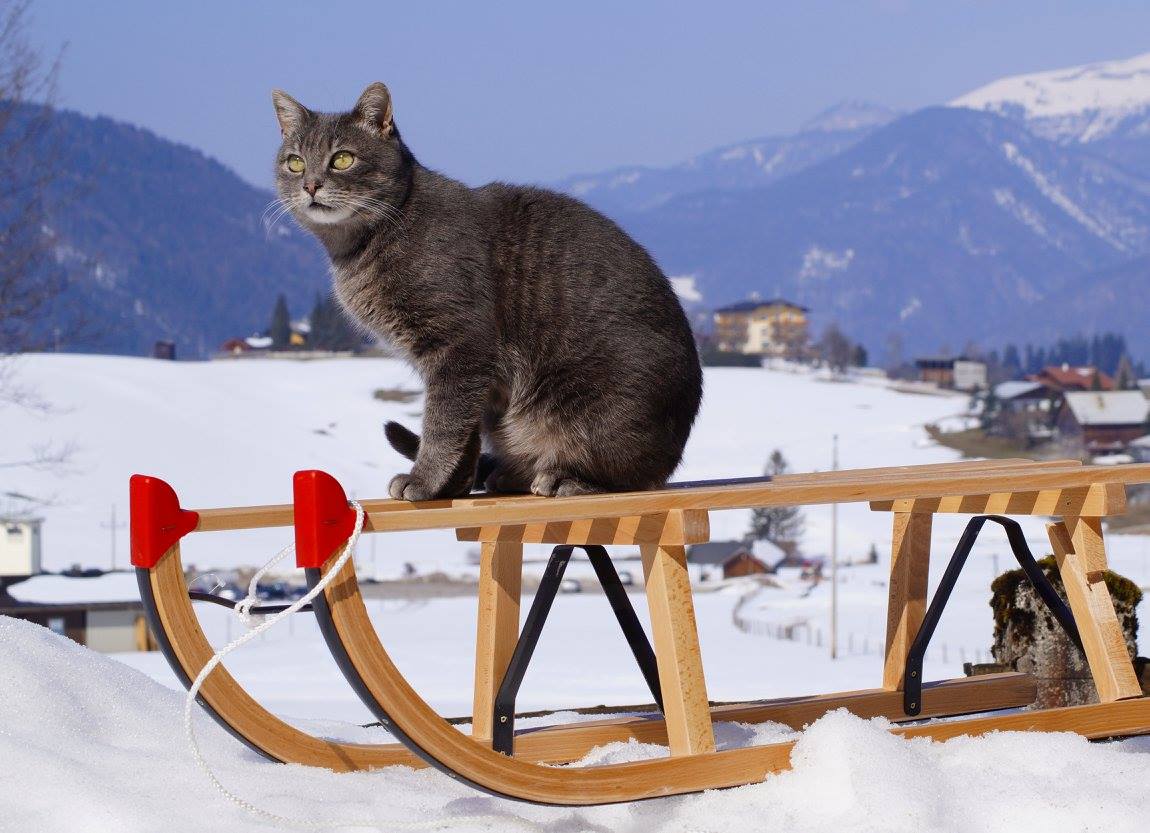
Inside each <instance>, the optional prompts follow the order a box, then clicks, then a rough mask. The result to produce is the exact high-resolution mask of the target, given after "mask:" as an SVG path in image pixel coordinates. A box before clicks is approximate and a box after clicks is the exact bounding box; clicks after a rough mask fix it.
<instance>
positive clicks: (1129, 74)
mask: <svg viewBox="0 0 1150 833" xmlns="http://www.w3.org/2000/svg"><path fill="white" fill-rule="evenodd" d="M950 104H951V106H953V107H969V108H971V109H975V110H990V111H992V112H995V113H998V114H1000V115H1005V116H1011V117H1015V118H1019V117H1021V118H1023V119H1025V120H1026V121H1027V122H1029V123H1030V124H1031V126H1032V127H1033V129H1034V130H1035V131H1036V132H1038V133H1039V134H1040V135H1042V136H1045V137H1047V138H1051V139H1057V140H1062V141H1066V140H1074V141H1079V142H1090V141H1094V140H1098V139H1102V138H1105V137H1108V136H1111V135H1112V134H1114V133H1116V132H1118V131H1124V130H1129V129H1130V128H1131V127H1132V126H1133V125H1132V124H1131V122H1133V121H1137V122H1139V123H1140V124H1143V125H1144V120H1145V118H1146V117H1147V114H1148V113H1150V52H1147V53H1144V54H1142V55H1137V56H1135V57H1133V58H1127V59H1125V60H1120V61H1106V62H1103V63H1097V64H1086V65H1083V66H1076V67H1068V68H1066V69H1056V70H1050V71H1046V72H1033V73H1028V74H1025V75H1015V76H1011V77H1009V78H1000V79H998V80H997V81H992V82H991V83H989V84H987V85H985V86H983V87H979V88H978V89H976V90H972V91H971V92H969V93H966V94H965V95H961V96H959V97H958V98H956V99H954V100H953V101H951V102H950Z"/></svg>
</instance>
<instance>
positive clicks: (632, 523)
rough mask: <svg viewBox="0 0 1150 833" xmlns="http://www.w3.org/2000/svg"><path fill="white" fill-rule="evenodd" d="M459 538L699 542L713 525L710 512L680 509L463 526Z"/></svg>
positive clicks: (525, 541)
mask: <svg viewBox="0 0 1150 833" xmlns="http://www.w3.org/2000/svg"><path fill="white" fill-rule="evenodd" d="M455 537H456V539H457V540H459V541H515V542H519V543H523V544H602V545H607V544H698V543H702V542H704V541H709V540H710V537H711V527H710V523H709V520H708V517H707V513H706V512H704V511H701V510H698V509H687V510H678V509H676V510H674V511H671V512H659V513H655V514H650V515H628V516H626V517H622V518H584V519H582V520H577V521H552V522H543V523H531V524H491V525H487V526H471V527H463V528H460V529H457V530H455Z"/></svg>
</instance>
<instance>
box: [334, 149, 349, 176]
mask: <svg viewBox="0 0 1150 833" xmlns="http://www.w3.org/2000/svg"><path fill="white" fill-rule="evenodd" d="M354 161H355V156H353V155H352V154H350V153H348V152H347V151H346V150H341V151H340V152H339V153H337V154H336V155H335V156H333V157H332V158H331V166H332V167H333V168H335V169H336V170H337V171H346V170H347V169H348V168H350V167H351V163H352V162H354Z"/></svg>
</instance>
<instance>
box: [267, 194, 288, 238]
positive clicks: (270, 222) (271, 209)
mask: <svg viewBox="0 0 1150 833" xmlns="http://www.w3.org/2000/svg"><path fill="white" fill-rule="evenodd" d="M294 207H295V206H294V205H293V204H292V203H291V202H289V201H287V200H283V199H279V198H276V199H274V200H272V201H271V202H270V203H269V204H268V207H267V208H265V209H264V213H263V215H262V217H261V218H260V219H261V222H262V223H263V226H264V233H265V234H269V235H270V234H271V232H272V229H274V228H275V226H276V223H278V222H279V221H280V220H282V219H283V216H284V215H285V214H287V213H288V212H289V211H291V210H292V208H294Z"/></svg>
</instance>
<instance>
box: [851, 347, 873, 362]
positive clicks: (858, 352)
mask: <svg viewBox="0 0 1150 833" xmlns="http://www.w3.org/2000/svg"><path fill="white" fill-rule="evenodd" d="M868 359H869V356H868V355H867V352H866V348H865V347H863V346H862V344H861V343H860V344H856V345H855V349H854V352H853V353H852V354H851V364H853V365H854V366H855V367H866V366H867V361H868Z"/></svg>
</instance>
